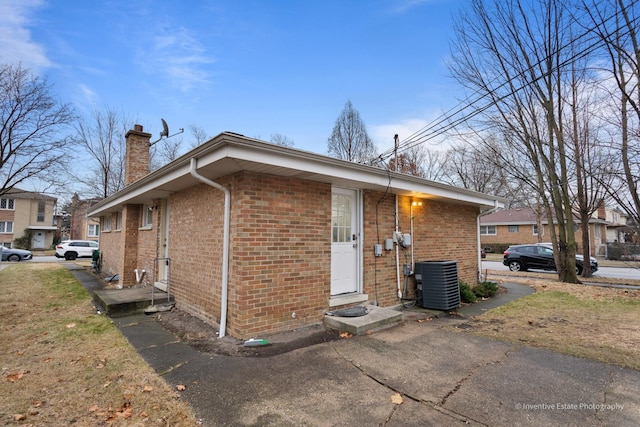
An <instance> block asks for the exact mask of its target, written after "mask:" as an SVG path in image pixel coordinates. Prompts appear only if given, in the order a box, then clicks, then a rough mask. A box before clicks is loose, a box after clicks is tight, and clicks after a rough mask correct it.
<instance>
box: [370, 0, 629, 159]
mask: <svg viewBox="0 0 640 427" xmlns="http://www.w3.org/2000/svg"><path fill="white" fill-rule="evenodd" d="M637 1H638V0H636V1H634V3H636V2H637ZM616 15H617V14H614V15H612V16H610V17H609V18H607V19H605V20H604V21H603V23H606V22H607V21H609V20H610V19H612V18H614V17H615V16H616ZM638 19H639V18H635V19H634V21H637V20H638ZM596 28H597V27H593V28H590V29H589V30H587V32H585V33H584V34H582V35H580V36H578V37H577V38H576V39H574V40H573V41H572V42H575V41H577V40H579V39H580V38H582V37H585V36H586V35H588V34H589V33H591V32H592V31H593V30H595V29H596ZM611 34H613V33H608V34H607V36H609V35H611ZM628 34H629V31H628V32H627V33H625V34H622V35H623V36H625V35H628ZM572 42H571V43H572ZM599 44H600V41H599V39H598V41H596V42H594V43H593V44H591V45H589V46H588V47H586V48H585V49H583V50H582V51H580V52H579V53H576V54H574V55H573V56H572V57H570V58H568V59H567V60H565V61H564V62H562V63H561V64H558V65H557V66H556V67H554V70H557V69H559V68H562V67H564V66H566V65H567V64H568V63H570V62H571V61H573V60H575V59H577V58H582V57H584V56H586V55H587V54H588V53H590V52H591V51H592V50H594V49H595V48H596V47H597V46H598V45H599ZM568 46H569V44H567V45H565V46H562V47H560V48H559V49H558V50H557V51H556V52H559V51H561V50H563V49H565V48H567V47H568ZM543 61H544V59H542V60H540V61H539V62H537V63H536V64H533V65H532V66H531V67H529V68H528V69H526V70H523V71H521V72H520V73H519V74H517V75H516V76H514V78H515V77H520V76H522V75H523V74H525V73H527V72H529V71H531V69H533V68H535V67H536V66H538V65H539V64H540V63H542V62H543ZM546 75H547V74H543V75H541V76H540V77H538V78H536V79H535V80H534V81H537V80H540V79H541V78H543V77H545V76H546ZM495 80H497V78H496V79H494V81H495ZM531 83H532V82H530V83H527V84H524V85H522V86H520V87H518V88H515V89H514V90H512V91H510V92H509V93H507V94H505V95H503V96H501V97H499V98H498V99H496V100H493V101H491V102H489V103H488V104H486V105H484V106H482V107H481V108H479V109H477V110H475V111H474V112H472V113H469V114H467V115H465V116H462V117H461V118H458V119H455V120H454V121H453V122H448V121H449V120H451V119H452V118H453V117H455V116H457V115H458V114H460V113H461V112H463V111H465V110H467V109H468V108H470V107H472V106H473V105H475V104H477V103H478V102H480V101H482V100H483V99H484V98H486V97H488V96H490V95H491V94H492V93H487V94H484V95H481V96H480V97H478V98H476V99H475V100H472V101H470V102H466V103H464V105H462V106H461V107H459V108H458V106H460V105H461V104H463V103H462V102H461V103H458V104H457V105H456V106H455V107H453V108H451V109H449V110H448V111H447V112H445V113H443V114H441V115H440V116H439V117H438V118H437V119H435V120H434V121H433V122H432V123H431V124H429V125H427V126H425V127H424V128H422V129H421V130H418V131H416V132H414V133H413V134H412V135H411V136H409V137H408V138H407V139H406V140H404V141H403V142H402V143H401V144H399V146H398V150H407V149H409V148H411V147H414V146H416V145H418V144H421V143H423V142H426V141H428V140H431V139H433V138H436V137H438V136H440V135H442V134H444V133H445V132H447V131H448V130H450V129H452V128H454V127H455V126H457V125H458V124H460V123H462V122H464V121H466V120H469V119H470V118H472V117H475V116H476V115H478V114H480V113H482V112H484V111H486V110H487V109H489V108H490V107H491V106H493V105H495V104H496V103H497V102H499V101H501V100H503V99H505V98H507V97H509V96H512V95H514V94H515V93H517V92H519V91H520V90H522V89H524V88H526V87H527V86H529V85H530V84H531ZM507 84H508V82H505V83H502V84H500V85H499V86H497V87H496V88H494V89H493V90H492V92H494V91H495V90H497V89H500V88H502V87H504V86H506V85H507ZM479 91H480V89H477V90H476V91H475V93H477V92H479ZM456 108H457V109H456ZM454 109H456V110H455V111H454V112H453V113H451V111H452V110H454ZM447 122H448V123H447ZM442 123H446V124H445V125H443V126H441V127H439V128H437V129H435V130H434V131H433V132H432V133H430V134H427V132H429V131H430V130H432V129H434V128H436V127H437V126H439V125H441V124H442ZM394 151H395V147H394V148H390V149H387V150H386V151H384V152H383V153H382V154H380V156H379V159H381V160H383V159H384V158H386V157H390V156H391V154H393V152H394Z"/></svg>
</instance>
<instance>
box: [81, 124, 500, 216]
mask: <svg viewBox="0 0 640 427" xmlns="http://www.w3.org/2000/svg"><path fill="white" fill-rule="evenodd" d="M192 158H196V159H197V160H198V169H199V170H201V169H203V168H205V167H207V166H210V165H213V164H215V163H216V162H219V161H222V160H224V159H232V160H235V161H236V162H237V163H238V170H242V168H243V166H242V163H246V162H251V163H255V164H261V165H270V166H272V167H274V168H285V169H288V170H290V171H295V172H294V173H292V175H294V176H295V175H304V176H305V177H306V178H304V179H313V178H312V176H315V178H316V180H318V179H319V177H331V178H332V179H335V178H338V179H340V180H342V181H344V182H350V183H352V185H353V186H354V187H358V188H365V189H367V188H368V189H374V190H376V191H384V189H386V188H387V187H389V188H390V190H391V192H392V193H401V194H412V195H414V196H415V197H423V198H429V196H434V197H438V198H446V199H451V200H455V201H458V202H462V203H468V204H474V205H481V206H491V207H493V206H495V205H496V204H497V205H498V206H499V207H502V206H503V204H504V200H503V199H501V198H499V197H493V196H488V195H486V194H482V193H477V192H474V191H471V190H466V189H460V188H457V187H453V186H450V185H447V184H442V183H438V182H433V181H428V180H425V179H424V178H419V177H414V176H411V175H405V174H400V173H393V172H391V173H388V172H387V171H386V170H385V169H381V168H377V167H374V166H368V165H362V164H358V163H353V162H348V161H345V160H341V159H336V158H331V157H327V156H324V155H320V154H316V153H311V152H307V151H303V150H298V149H292V148H288V147H283V146H279V145H276V144H271V143H266V142H262V141H258V140H253V139H249V138H246V137H243V136H238V135H235V134H230V133H222V134H220V135H218V136H217V137H215V138H214V139H212V140H210V141H209V142H207V143H205V144H203V145H201V146H199V147H197V148H195V149H194V150H192V151H190V152H188V153H186V154H184V155H183V156H181V157H180V158H178V159H176V160H174V161H173V162H171V163H169V164H167V165H165V166H163V167H162V168H160V169H158V170H156V171H154V172H152V173H150V174H149V175H147V176H145V177H143V178H142V179H140V180H138V181H136V182H134V183H132V184H130V185H129V186H127V187H125V188H124V189H122V190H120V191H119V192H118V193H116V194H114V195H112V196H110V197H108V198H106V199H104V200H103V201H101V202H99V203H97V204H96V205H94V206H92V208H91V210H90V211H89V212H88V215H89V216H99V215H100V214H101V213H102V212H106V211H109V210H113V209H120V206H122V205H124V204H127V202H128V201H129V200H131V199H134V198H136V197H140V196H143V195H144V194H146V193H149V192H151V191H155V192H157V191H158V189H159V188H160V187H162V186H163V185H165V184H168V183H171V182H172V181H175V180H177V179H179V178H185V177H188V176H189V175H190V173H189V167H190V160H191V159H192ZM390 177H391V178H390ZM214 179H215V178H214ZM390 179H391V181H389V180H390ZM195 183H196V182H195V180H194V185H195ZM166 193H167V194H166V195H167V196H168V195H169V194H171V192H166Z"/></svg>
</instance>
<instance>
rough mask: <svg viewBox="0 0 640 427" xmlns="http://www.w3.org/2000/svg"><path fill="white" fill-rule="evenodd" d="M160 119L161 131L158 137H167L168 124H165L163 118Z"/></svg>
mask: <svg viewBox="0 0 640 427" xmlns="http://www.w3.org/2000/svg"><path fill="white" fill-rule="evenodd" d="M160 120H161V121H162V132H160V139H162V137H163V136H164V137H168V136H169V125H167V122H165V121H164V119H162V118H161V119H160Z"/></svg>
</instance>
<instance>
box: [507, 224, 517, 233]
mask: <svg viewBox="0 0 640 427" xmlns="http://www.w3.org/2000/svg"><path fill="white" fill-rule="evenodd" d="M517 232H518V226H517V225H510V226H509V233H517Z"/></svg>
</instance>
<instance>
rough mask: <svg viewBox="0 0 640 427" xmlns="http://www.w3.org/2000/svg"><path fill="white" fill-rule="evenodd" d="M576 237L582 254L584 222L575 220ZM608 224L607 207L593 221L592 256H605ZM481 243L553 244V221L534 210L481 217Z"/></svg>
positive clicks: (519, 210)
mask: <svg viewBox="0 0 640 427" xmlns="http://www.w3.org/2000/svg"><path fill="white" fill-rule="evenodd" d="M574 221H575V224H576V228H575V232H576V233H575V238H576V243H577V244H578V253H581V252H582V230H581V228H580V220H579V219H578V218H574ZM607 224H608V222H607V221H606V218H605V211H604V207H603V208H601V209H599V210H598V211H597V212H596V213H595V214H594V216H593V217H592V219H591V220H590V221H589V233H590V235H591V241H590V245H591V255H593V256H596V255H601V256H604V255H605V251H606V240H607ZM480 241H481V244H482V247H483V248H487V247H489V248H492V246H495V245H500V246H502V245H517V244H526V243H542V242H550V241H551V235H550V233H549V222H548V221H547V217H546V215H545V214H544V213H536V210H535V209H532V208H528V207H527V208H514V209H504V210H499V211H496V212H493V213H490V214H488V215H483V216H482V217H481V218H480Z"/></svg>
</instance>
